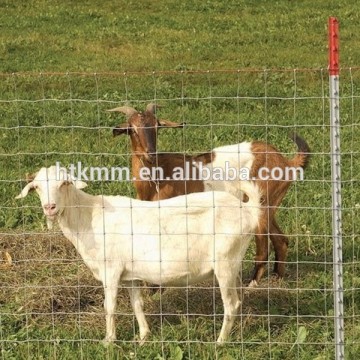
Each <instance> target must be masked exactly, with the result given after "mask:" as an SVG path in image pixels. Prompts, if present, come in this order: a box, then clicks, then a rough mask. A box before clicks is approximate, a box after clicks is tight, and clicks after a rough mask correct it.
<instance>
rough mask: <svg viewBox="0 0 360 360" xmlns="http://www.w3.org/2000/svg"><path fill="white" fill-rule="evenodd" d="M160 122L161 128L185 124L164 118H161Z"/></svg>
mask: <svg viewBox="0 0 360 360" xmlns="http://www.w3.org/2000/svg"><path fill="white" fill-rule="evenodd" d="M158 124H159V127H160V128H166V127H171V128H183V127H184V126H185V123H176V122H174V121H170V120H164V119H159V120H158Z"/></svg>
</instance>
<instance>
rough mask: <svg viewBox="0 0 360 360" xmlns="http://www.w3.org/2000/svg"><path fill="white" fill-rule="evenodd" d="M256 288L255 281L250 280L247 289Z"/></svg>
mask: <svg viewBox="0 0 360 360" xmlns="http://www.w3.org/2000/svg"><path fill="white" fill-rule="evenodd" d="M256 287H258V282H257V281H256V280H251V281H250V284H249V285H248V288H256Z"/></svg>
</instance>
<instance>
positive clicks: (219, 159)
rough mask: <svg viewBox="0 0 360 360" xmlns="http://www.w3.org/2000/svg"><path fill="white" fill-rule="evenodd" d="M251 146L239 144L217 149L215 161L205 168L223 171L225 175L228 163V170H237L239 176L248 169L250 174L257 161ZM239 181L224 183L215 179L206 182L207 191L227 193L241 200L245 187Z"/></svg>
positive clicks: (244, 143) (246, 143) (250, 144)
mask: <svg viewBox="0 0 360 360" xmlns="http://www.w3.org/2000/svg"><path fill="white" fill-rule="evenodd" d="M251 146H252V143H251V142H242V143H239V144H234V145H227V146H221V147H217V148H215V149H213V153H214V154H215V159H214V160H213V161H212V162H211V163H209V164H207V165H205V166H204V168H205V167H206V168H209V170H210V171H212V170H214V169H222V170H223V174H224V175H225V168H226V166H225V164H226V163H227V167H228V168H232V169H236V171H237V175H239V172H240V170H241V169H247V170H248V172H249V173H250V171H251V167H252V164H253V162H254V159H255V156H254V154H253V153H252V151H251ZM214 171H215V170H214ZM238 180H239V179H237V180H226V179H223V181H218V180H214V179H209V180H204V187H205V191H210V190H218V191H226V192H229V193H230V194H232V195H234V196H236V197H237V198H241V197H242V191H241V189H242V188H243V185H242V183H241V182H240V181H238ZM249 180H250V179H249Z"/></svg>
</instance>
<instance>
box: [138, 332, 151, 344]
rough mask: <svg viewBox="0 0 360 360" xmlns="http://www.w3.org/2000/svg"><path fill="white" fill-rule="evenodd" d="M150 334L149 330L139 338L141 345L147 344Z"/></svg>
mask: <svg viewBox="0 0 360 360" xmlns="http://www.w3.org/2000/svg"><path fill="white" fill-rule="evenodd" d="M148 335H149V333H148V332H147V333H146V334H145V335H143V336H141V337H140V340H139V345H140V346H143V345H144V344H145V342H146V339H147V338H148Z"/></svg>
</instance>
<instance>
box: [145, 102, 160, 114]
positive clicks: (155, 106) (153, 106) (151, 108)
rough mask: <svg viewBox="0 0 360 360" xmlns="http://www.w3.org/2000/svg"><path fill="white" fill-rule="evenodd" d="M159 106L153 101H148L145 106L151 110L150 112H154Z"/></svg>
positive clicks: (147, 109)
mask: <svg viewBox="0 0 360 360" xmlns="http://www.w3.org/2000/svg"><path fill="white" fill-rule="evenodd" d="M160 107H161V106H159V105H156V104H154V103H150V104H148V105H147V106H146V111H148V112H151V113H152V114H155V111H156V109H157V108H160Z"/></svg>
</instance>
